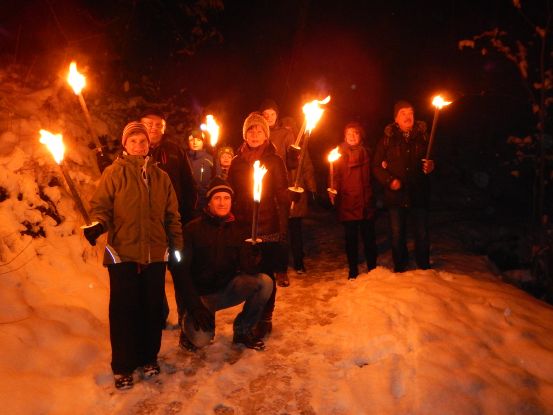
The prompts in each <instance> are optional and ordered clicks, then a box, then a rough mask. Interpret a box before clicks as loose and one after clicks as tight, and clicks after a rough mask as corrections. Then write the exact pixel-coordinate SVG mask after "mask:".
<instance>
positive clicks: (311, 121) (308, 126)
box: [288, 95, 330, 208]
mask: <svg viewBox="0 0 553 415" xmlns="http://www.w3.org/2000/svg"><path fill="white" fill-rule="evenodd" d="M329 101H330V95H329V96H327V97H326V98H325V99H324V100H322V101H318V100H314V101H311V102H308V103H307V104H305V105H304V106H303V113H304V114H305V119H304V122H303V125H302V130H303V131H302V130H300V134H298V137H297V139H296V142H295V143H294V144H293V147H294V148H296V149H301V152H300V158H299V160H298V167H297V169H296V177H295V178H294V185H293V186H291V187H289V188H288V189H289V190H290V191H292V192H296V193H300V194H301V193H303V187H300V185H299V180H300V172H301V168H302V164H303V159H304V158H305V152H306V150H307V142H308V140H309V137H310V136H311V132H312V131H313V129H314V128H315V126H316V125H317V123H318V122H319V120H320V119H321V117H322V115H323V113H324V109H322V108H321V107H320V106H319V105H324V104H328V102H329ZM302 135H305V140H304V141H303V146H301V148H300V147H299V143H300V141H301V137H302ZM293 207H294V202H292V208H293Z"/></svg>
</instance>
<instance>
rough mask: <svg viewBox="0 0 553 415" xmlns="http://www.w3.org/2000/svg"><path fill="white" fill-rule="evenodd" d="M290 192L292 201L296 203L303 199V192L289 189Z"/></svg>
mask: <svg viewBox="0 0 553 415" xmlns="http://www.w3.org/2000/svg"><path fill="white" fill-rule="evenodd" d="M288 193H289V194H290V201H291V202H294V203H298V202H299V201H300V199H301V193H300V192H294V191H293V190H290V189H288Z"/></svg>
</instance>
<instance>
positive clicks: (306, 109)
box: [303, 95, 330, 134]
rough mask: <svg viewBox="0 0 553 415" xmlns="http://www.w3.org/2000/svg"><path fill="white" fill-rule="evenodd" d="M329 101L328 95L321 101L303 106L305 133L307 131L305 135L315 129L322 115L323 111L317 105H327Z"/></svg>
mask: <svg viewBox="0 0 553 415" xmlns="http://www.w3.org/2000/svg"><path fill="white" fill-rule="evenodd" d="M329 101H330V95H329V96H327V97H326V98H325V99H323V100H322V101H318V100H313V101H311V102H308V103H307V104H305V105H304V106H303V113H304V114H305V131H307V133H309V134H310V133H311V131H313V128H315V126H316V125H317V123H318V122H319V120H320V119H321V117H322V115H323V112H324V109H322V108H321V107H319V104H322V105H324V104H328V102H329Z"/></svg>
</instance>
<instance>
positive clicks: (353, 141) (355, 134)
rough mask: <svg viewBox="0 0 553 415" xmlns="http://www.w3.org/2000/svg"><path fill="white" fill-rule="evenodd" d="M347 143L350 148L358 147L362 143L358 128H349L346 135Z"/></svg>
mask: <svg viewBox="0 0 553 415" xmlns="http://www.w3.org/2000/svg"><path fill="white" fill-rule="evenodd" d="M344 136H345V139H346V143H348V144H349V145H350V146H356V145H358V144H359V143H360V142H361V134H359V130H358V129H357V128H348V129H347V130H346V131H345V133H344Z"/></svg>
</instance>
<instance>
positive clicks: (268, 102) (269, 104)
mask: <svg viewBox="0 0 553 415" xmlns="http://www.w3.org/2000/svg"><path fill="white" fill-rule="evenodd" d="M268 109H271V110H275V112H276V113H277V114H278V112H279V108H278V105H277V103H276V102H275V101H274V100H273V99H270V98H267V99H265V100H263V102H262V103H261V105H260V106H259V111H260V112H263V111H265V110H268Z"/></svg>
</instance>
